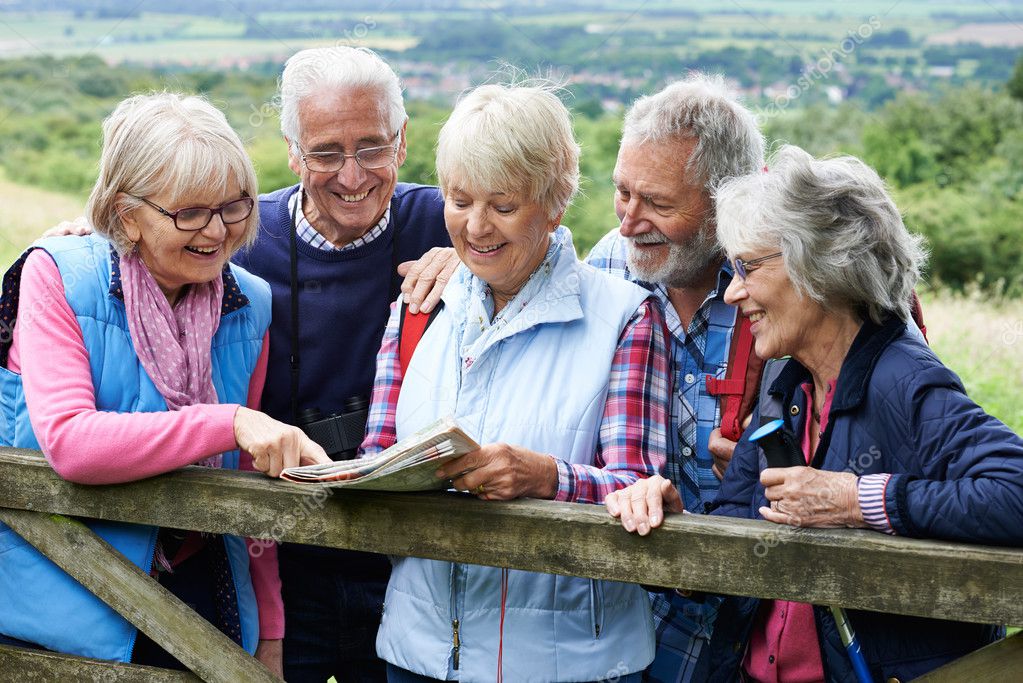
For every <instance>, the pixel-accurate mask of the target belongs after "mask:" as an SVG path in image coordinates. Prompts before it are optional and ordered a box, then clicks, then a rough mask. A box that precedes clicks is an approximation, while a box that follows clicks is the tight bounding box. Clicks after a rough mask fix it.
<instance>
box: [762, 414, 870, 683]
mask: <svg viewBox="0 0 1023 683" xmlns="http://www.w3.org/2000/svg"><path fill="white" fill-rule="evenodd" d="M784 427H785V421H784V420H773V421H771V422H768V423H767V424H765V425H764V426H762V427H761V428H760V429H758V430H757V431H755V432H753V434H752V435H750V438H749V440H750V441H752V442H755V443H757V444H758V445H759V446H760V448H761V449H763V451H764V457H766V458H767V466H768V467H796V466H798V465H805V464H806V462H805V461H804V459H803V454H802V453H801V452H800V449H799V445H798V444H797V443H796V439H795V437H794V436H793V435H792V434H790V433H789V432H788V431H787V430H786V429H784ZM831 614H832V615H834V617H835V623H836V624H837V625H838V634H839V636H841V638H842V645H844V646H845V651H846V652H847V653H848V654H849V660H850V661H851V662H852V667H853V671H854V672H855V674H856V680H857V681H858V682H859V683H873V679H872V678H871V677H870V670H869V669H868V668H867V660H866V659H864V658H863V651H862V650H861V649H860V641H859V640H857V639H856V632H855V631H854V630H853V627H852V624H850V623H849V618H848V616H847V615H846V613H845V610H844V609H842V608H841V607H836V606H834V605H832V606H831Z"/></svg>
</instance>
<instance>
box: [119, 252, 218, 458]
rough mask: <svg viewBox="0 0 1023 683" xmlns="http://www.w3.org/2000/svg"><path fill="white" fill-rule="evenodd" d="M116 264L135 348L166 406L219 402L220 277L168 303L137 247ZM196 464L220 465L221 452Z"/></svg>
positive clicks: (177, 407)
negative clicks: (215, 353)
mask: <svg viewBox="0 0 1023 683" xmlns="http://www.w3.org/2000/svg"><path fill="white" fill-rule="evenodd" d="M120 266H121V285H122V287H123V289H124V307H125V310H126V312H127V315H128V329H129V330H130V331H131V336H132V342H133V344H134V345H135V352H136V353H137V354H138V357H139V360H140V361H141V362H142V367H143V368H144V369H145V371H146V374H148V375H149V378H150V379H151V380H153V384H155V385H156V388H157V390H158V391H159V392H160V394H161V395H162V396H163V397H164V399H165V400H166V401H167V408H168V410H180V409H181V408H183V407H185V406H190V405H196V404H200V403H218V402H219V399H218V397H217V392H216V389H214V387H213V357H212V353H211V347H212V344H213V335H214V334H216V332H217V328H218V327H219V326H220V306H221V302H222V300H223V298H224V280H223V278H221V277H220V276H218V277H217V278H216V279H214V280H213V281H212V282H205V283H202V284H198V285H191V286H190V287H188V290H187V291H186V292H185V294H184V295H183V296H182V297H181V298H180V299H179V300H178V303H177V305H176V306H174V307H173V308H171V305H170V302H169V301H167V297H166V296H165V295H164V293H163V291H162V290H161V289H160V286H159V285H158V284H157V283H156V279H155V278H154V277H153V275H152V273H150V272H149V268H147V267H146V265H145V264H144V263H143V262H142V259H141V258H140V257H139V255H138V253H137V252H135V251H132V252H131V253H130V254H127V255H125V256H122V257H121V259H120ZM198 464H200V465H204V466H206V467H220V465H221V456H220V455H219V454H218V455H215V456H211V457H209V458H206V459H205V460H203V461H202V462H200V463H198Z"/></svg>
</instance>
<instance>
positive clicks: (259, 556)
mask: <svg viewBox="0 0 1023 683" xmlns="http://www.w3.org/2000/svg"><path fill="white" fill-rule="evenodd" d="M269 359H270V333H269V332H268V333H267V335H266V336H265V337H263V351H262V352H261V353H260V354H259V361H257V363H256V370H255V371H254V372H253V373H252V382H251V383H250V384H249V398H248V400H247V401H246V402H245V405H246V406H247V407H249V408H252V409H253V410H259V401H260V397H261V396H262V395H263V385H264V384H265V383H266V368H267V364H268V363H269ZM238 467H239V469H243V470H252V469H253V467H252V456H251V455H249V454H248V453H246V452H245V451H242V453H241V458H240V460H239V463H238ZM245 543H246V545H247V546H248V548H249V559H250V562H249V571H250V572H251V573H252V589H253V590H254V591H255V592H256V604H257V605H258V606H259V639H260V640H280V639H281V638H283V637H284V600H283V598H281V575H280V572H279V571H278V568H277V544H276V543H275V542H273V541H263V540H258V539H252V538H247V539H245Z"/></svg>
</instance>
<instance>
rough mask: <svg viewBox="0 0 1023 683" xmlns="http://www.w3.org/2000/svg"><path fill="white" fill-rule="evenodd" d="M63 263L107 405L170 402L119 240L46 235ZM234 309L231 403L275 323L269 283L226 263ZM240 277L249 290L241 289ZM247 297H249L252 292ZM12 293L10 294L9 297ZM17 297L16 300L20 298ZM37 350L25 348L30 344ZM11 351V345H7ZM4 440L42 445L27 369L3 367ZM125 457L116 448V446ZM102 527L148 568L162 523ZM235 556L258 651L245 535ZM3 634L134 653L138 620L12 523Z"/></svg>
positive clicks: (99, 402)
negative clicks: (115, 250) (125, 294)
mask: <svg viewBox="0 0 1023 683" xmlns="http://www.w3.org/2000/svg"><path fill="white" fill-rule="evenodd" d="M38 248H41V249H44V250H45V251H47V252H48V253H49V254H50V255H51V256H52V257H53V259H54V261H55V262H56V264H57V268H58V269H59V270H60V274H61V279H62V281H63V284H64V291H65V295H66V298H67V301H68V304H70V306H71V309H72V310H73V311H74V312H75V316H76V317H77V319H78V324H79V326H80V327H81V329H82V335H83V338H84V340H85V347H86V349H88V351H89V363H90V366H91V369H92V382H93V387H94V388H95V392H96V407H97V409H98V410H103V411H113V412H155V411H163V410H167V404H166V402H165V401H164V399H163V397H162V396H161V395H160V393H159V391H157V389H156V386H155V385H154V384H153V382H152V380H150V378H149V376H148V375H147V374H146V372H145V370H144V369H143V367H142V364H141V362H140V361H139V360H138V356H137V355H136V353H135V350H134V347H133V346H132V340H131V335H130V333H129V330H128V323H127V318H126V316H125V309H124V302H123V299H122V298H120V296H119V293H118V292H117V291H116V290H117V285H116V283H114V285H113V286H111V263H112V260H111V254H112V252H111V248H110V244H109V243H108V242H107V241H106V240H104V239H103V238H102V237H99V236H96V235H93V236H90V237H86V238H81V237H60V238H54V239H47V240H44V241H42V242H40V243H39V245H38ZM23 263H24V261H23V260H21V261H19V262H18V263H17V264H15V267H14V268H12V269H11V271H10V272H9V273H8V277H9V278H10V279H8V278H5V284H7V283H11V284H12V288H7V287H5V295H6V294H10V293H12V292H16V291H17V282H19V281H20V270H21V266H22V265H23ZM224 280H225V289H226V291H227V293H226V294H225V309H224V310H227V309H228V308H231V309H233V310H232V311H231V312H230V313H226V314H224V315H223V316H222V317H221V321H220V328H219V329H218V330H217V333H216V335H215V336H214V337H213V348H212V353H213V383H214V386H215V387H216V390H217V396H218V398H219V399H220V400H221V402H224V403H239V404H242V405H244V404H245V402H246V399H247V396H248V390H249V381H250V378H251V376H252V373H253V371H254V370H255V367H256V362H257V360H258V358H259V354H260V351H261V350H262V344H263V337H264V335H265V334H266V329H267V326H268V325H269V324H270V288H269V287H268V286H267V285H266V283H265V282H263V281H262V280H260V279H258V278H256V277H254V276H253V275H250V274H249V273H247V272H246V271H244V270H243V269H241V268H239V267H238V266H233V265H232V266H231V268H230V275H228V274H227V272H225V275H224ZM235 282H236V283H237V285H238V287H239V288H240V290H241V296H239V295H238V294H237V293H236V292H233V287H232V286H231V285H232V284H233V283H235ZM246 298H247V303H246V301H245V299H246ZM9 300H10V298H9V297H8V296H5V299H4V301H5V302H6V301H9ZM15 302H16V299H15ZM31 352H32V351H31V350H30V349H24V350H22V353H31ZM5 356H6V354H5ZM0 444H3V445H10V446H18V447H22V448H39V444H38V442H37V441H36V438H35V435H34V434H33V433H32V426H31V424H30V423H29V419H28V410H27V408H26V405H25V397H24V392H23V388H22V382H21V377H20V376H19V375H16V374H15V373H13V372H11V371H9V370H7V369H6V367H4V368H0ZM111 456H112V457H116V454H113V453H112V454H111ZM223 466H224V467H226V468H237V467H238V451H232V452H230V453H225V454H224V457H223ZM84 521H85V522H86V524H87V525H88V526H89V527H90V528H91V529H92V530H93V531H95V532H96V533H97V534H99V536H101V537H102V538H104V539H105V540H106V541H107V542H108V543H110V544H111V545H112V546H113V547H114V548H116V549H117V550H118V551H120V552H121V553H123V554H124V555H125V557H127V558H128V559H129V560H131V561H132V562H133V563H134V564H136V565H137V566H139V567H141V568H142V570H143V571H145V572H148V571H149V570H150V568H151V567H152V562H153V552H154V548H155V544H156V536H157V532H158V528H157V527H152V526H142V525H137V524H120V523H114V522H103V521H98V520H84ZM222 538H223V541H224V544H225V547H226V550H227V556H228V559H229V561H230V564H231V570H232V575H233V579H234V584H235V590H236V593H237V596H238V609H239V614H240V616H241V626H242V644H243V646H244V647H245V649H246V650H248V651H249V652H250V653H251V652H255V649H256V645H257V644H258V640H259V620H258V614H257V609H256V599H255V594H254V593H253V590H252V581H251V578H250V576H249V562H248V552H247V550H246V547H245V541H244V540H243V539H241V538H238V537H235V536H223V537H222ZM0 633H3V634H5V635H8V636H13V637H14V638H18V639H20V640H25V641H29V642H33V643H38V644H39V645H42V646H43V647H46V648H48V649H50V650H56V651H59V652H66V653H71V654H77V655H82V656H86V657H95V658H97V659H112V660H118V661H122V662H126V661H130V659H131V654H132V649H133V647H134V645H135V636H136V629H135V627H134V626H132V625H131V624H130V623H129V622H128V621H127V620H125V619H124V618H123V617H121V616H120V615H118V614H117V613H116V612H114V611H113V610H112V609H111V608H110V607H108V606H107V605H105V604H104V603H103V602H102V601H101V600H99V599H98V598H96V597H95V596H93V595H92V594H91V593H90V592H88V591H87V590H86V589H84V588H83V587H82V586H81V585H80V584H79V583H78V582H76V581H75V580H74V579H72V578H71V577H70V576H68V575H67V574H66V573H64V572H63V571H62V570H61V569H60V568H58V567H57V566H56V565H54V564H53V563H52V562H50V560H48V559H47V558H46V557H45V556H44V555H42V554H41V553H39V552H38V551H37V550H36V549H35V548H34V547H33V546H31V545H29V544H28V543H27V542H26V541H25V540H24V539H22V538H21V537H20V536H19V535H17V534H16V533H14V531H12V530H11V529H10V528H9V527H7V526H5V525H3V524H0Z"/></svg>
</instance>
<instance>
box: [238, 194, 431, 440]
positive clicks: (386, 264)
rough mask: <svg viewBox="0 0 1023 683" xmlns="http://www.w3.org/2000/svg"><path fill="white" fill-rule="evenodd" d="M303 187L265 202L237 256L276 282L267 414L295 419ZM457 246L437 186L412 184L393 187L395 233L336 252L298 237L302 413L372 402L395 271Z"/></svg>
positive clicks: (391, 228) (269, 196) (390, 228)
mask: <svg viewBox="0 0 1023 683" xmlns="http://www.w3.org/2000/svg"><path fill="white" fill-rule="evenodd" d="M297 190H298V186H297V185H295V186H293V187H289V188H285V189H283V190H278V191H277V192H272V193H270V194H266V195H262V196H260V198H259V217H260V229H259V237H258V238H257V239H256V243H255V244H254V245H253V246H252V247H251V249H248V250H243V251H242V252H239V254H238V255H237V256H236V257H235V261H236V262H237V263H239V264H240V265H241V266H243V267H244V268H246V269H248V270H249V272H251V273H255V274H256V275H258V276H260V277H262V278H263V279H265V280H266V281H267V282H269V283H270V289H271V291H272V294H273V322H272V324H271V326H270V362H269V367H268V369H267V377H266V389H265V390H264V391H263V403H262V409H263V411H264V412H266V413H267V414H268V415H270V416H271V417H274V418H276V419H278V420H281V421H283V422H289V423H290V422H292V418H291V399H290V390H291V376H290V372H291V371H290V365H289V362H288V356H289V355H290V353H291V294H290V290H291V272H290V248H291V247H290V237H289V232H290V231H291V230H293V228H292V225H291V215H290V214H289V212H288V199H289V198H290V197H291V195H292V194H294V193H295V192H296V191H297ZM396 238H397V249H396V250H395V248H394V244H395V239H396ZM450 245H451V242H450V241H449V239H448V234H447V231H446V230H445V229H444V204H443V201H442V200H441V197H440V193H439V191H438V190H437V188H435V187H429V186H425V185H411V184H407V183H399V184H398V186H397V188H396V189H395V192H394V197H393V198H392V200H391V221H390V223H389V224H388V227H387V230H385V231H384V233H383V234H381V235H380V236H379V237H377V238H376V239H374V240H373V241H371V242H370V243H369V244H365V245H363V246H360V247H356V248H355V249H349V250H344V251H335V252H329V251H324V250H322V249H317V248H315V247H313V246H311V245H310V244H308V243H306V242H305V241H303V240H301V239H299V240H298V243H297V251H298V290H299V297H298V308H299V315H298V321H299V334H298V339H299V355H300V361H301V367H300V370H299V390H298V406H299V410H302V409H305V408H313V407H315V408H319V409H320V410H321V411H322V412H323V414H324V415H328V414H330V413H332V412H336V411H340V410H342V408H343V404H344V400H345V399H346V398H348V397H351V396H363V397H366V398H369V395H370V392H371V391H372V388H373V375H374V373H375V370H376V367H375V360H376V354H377V351H379V349H380V339H381V337H382V336H383V333H384V327H385V326H386V324H387V317H388V314H389V310H390V309H389V304H390V303H391V302H392V301H393V300H394V298H395V297H396V296H397V293H398V287H399V286H400V283H401V279H400V278H399V277H398V276H397V273H396V272H395V270H394V267H395V265H396V264H397V263H401V262H402V261H409V260H414V259H417V258H419V257H420V256H422V255H423V254H424V253H425V252H426V251H428V250H429V249H430V248H431V247H435V246H450Z"/></svg>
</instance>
